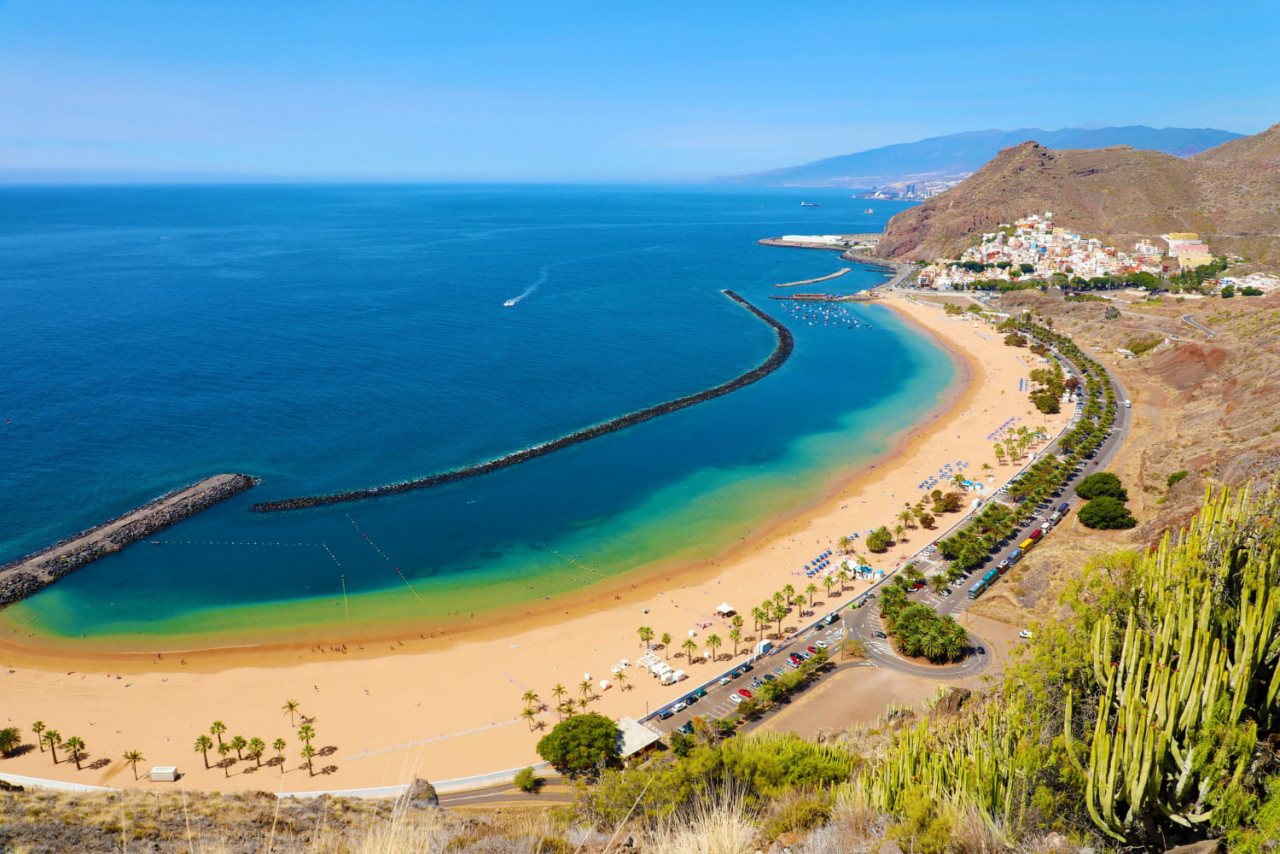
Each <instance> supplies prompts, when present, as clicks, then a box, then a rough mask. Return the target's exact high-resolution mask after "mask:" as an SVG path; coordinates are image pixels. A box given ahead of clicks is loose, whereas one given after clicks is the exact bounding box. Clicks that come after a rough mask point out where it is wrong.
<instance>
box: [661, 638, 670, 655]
mask: <svg viewBox="0 0 1280 854" xmlns="http://www.w3.org/2000/svg"><path fill="white" fill-rule="evenodd" d="M662 657H663V658H670V657H671V633H670V632H663V633H662Z"/></svg>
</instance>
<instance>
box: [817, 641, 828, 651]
mask: <svg viewBox="0 0 1280 854" xmlns="http://www.w3.org/2000/svg"><path fill="white" fill-rule="evenodd" d="M818 648H819V649H826V648H827V642H826V641H824V640H820V641H818Z"/></svg>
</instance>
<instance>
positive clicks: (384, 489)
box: [252, 290, 794, 513]
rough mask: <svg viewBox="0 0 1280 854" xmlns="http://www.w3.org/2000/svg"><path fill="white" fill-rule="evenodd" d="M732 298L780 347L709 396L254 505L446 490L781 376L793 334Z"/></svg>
mask: <svg viewBox="0 0 1280 854" xmlns="http://www.w3.org/2000/svg"><path fill="white" fill-rule="evenodd" d="M722 293H723V294H724V295H725V296H727V297H728V298H729V299H731V300H733V301H734V302H737V303H738V304H739V305H741V306H742V307H744V308H745V309H747V311H750V312H751V313H752V314H754V315H755V316H756V317H758V318H760V320H762V321H763V322H764V323H766V324H768V325H769V327H770V328H771V329H773V333H774V336H775V337H776V339H777V343H776V345H775V346H774V348H773V352H772V353H771V354H769V358H767V359H765V360H764V361H763V362H761V363H760V364H759V365H757V366H756V367H754V368H752V369H751V370H749V371H747V372H746V373H743V374H739V375H738V376H737V377H734V378H733V379H731V380H729V381H728V382H725V383H721V384H720V385H718V386H715V387H714V388H709V389H707V390H706V391H700V392H697V393H696V394H690V395H686V396H685V397H679V398H676V399H675V400H668V401H666V402H665V403H659V404H657V405H656V406H650V407H648V408H647V409H641V410H638V411H636V412H631V413H629V414H627V415H623V416H621V417H618V418H614V419H612V420H610V421H606V422H604V423H603V424H596V425H594V426H592V427H587V428H585V429H582V430H578V431H577V432H575V433H570V434H569V435H567V436H562V437H560V438H559V439H553V440H551V441H550V442H544V443H542V444H540V445H534V446H533V447H531V448H525V449H523V450H520V451H515V452H513V453H510V454H506V455H505V456H501V457H498V458H497V459H493V460H489V461H487V462H483V463H477V464H475V465H471V466H465V467H463V468H458V469H453V470H452V471H447V472H442V473H440V474H433V475H429V476H427V477H420V478H415V479H414V480H405V481H401V482H399V483H390V484H386V485H384V486H372V487H368V488H366V489H353V490H350V491H348V492H338V493H334V494H331V495H313V496H305V497H302V498H286V499H283V500H280V501H266V502H262V503H259V504H255V505H253V508H252V509H253V510H254V512H256V513H274V512H278V511H281V510H302V509H305V508H308V507H320V506H322V505H326V504H339V503H342V502H345V501H361V500H364V499H366V498H378V497H380V496H385V495H395V494H397V493H401V492H410V491H412V490H415V489H430V488H431V487H433V486H441V485H443V484H446V483H453V482H455V481H459V480H465V479H466V478H469V477H478V476H480V475H483V474H489V473H490V472H494V471H498V470H499V469H504V468H508V467H510V466H514V465H519V464H520V463H523V462H527V461H528V460H531V459H534V458H536V457H541V456H545V455H547V454H550V453H553V452H555V451H558V450H560V449H561V448H567V447H569V446H570V445H576V444H578V443H579V442H585V441H587V440H588V439H594V438H596V437H597V436H603V435H605V434H606V433H614V432H617V431H618V430H622V429H625V428H627V427H631V426H633V425H636V424H640V423H642V422H645V421H649V420H651V419H653V418H657V417H658V416H660V415H666V414H668V413H671V412H675V411H677V410H680V409H685V408H687V407H690V406H693V405H694V404H696V403H702V402H704V401H707V400H712V399H713V398H717V397H722V396H723V395H726V394H729V393H730V392H733V391H737V390H738V389H740V388H742V387H743V386H747V385H750V384H751V383H754V382H756V381H757V380H760V379H763V378H764V377H766V376H768V375H769V374H771V373H773V372H774V371H776V370H777V369H778V368H780V367H781V366H782V363H783V362H785V361H786V360H787V359H788V358H789V357H790V356H791V350H792V347H793V346H794V343H793V341H792V338H791V332H790V330H788V329H787V328H786V327H785V326H783V325H782V324H781V323H779V322H778V321H776V320H774V319H773V318H772V317H770V316H769V315H768V314H765V313H764V312H763V311H761V310H760V309H758V308H756V307H755V306H754V305H752V304H751V303H750V302H748V301H747V300H746V299H744V298H743V297H741V296H739V295H738V294H736V293H734V292H733V291H728V290H726V291H722Z"/></svg>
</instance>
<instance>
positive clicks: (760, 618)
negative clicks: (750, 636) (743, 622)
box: [751, 608, 768, 632]
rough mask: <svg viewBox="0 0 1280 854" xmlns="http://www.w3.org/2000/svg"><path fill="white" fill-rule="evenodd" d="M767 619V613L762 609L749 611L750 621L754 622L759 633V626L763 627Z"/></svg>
mask: <svg viewBox="0 0 1280 854" xmlns="http://www.w3.org/2000/svg"><path fill="white" fill-rule="evenodd" d="M767 617H768V613H767V612H766V611H765V609H764V608H752V609H751V619H753V620H755V621H756V631H757V632H758V631H760V627H761V626H763V625H764V624H765V623H766V622H768V620H767V619H766V618H767Z"/></svg>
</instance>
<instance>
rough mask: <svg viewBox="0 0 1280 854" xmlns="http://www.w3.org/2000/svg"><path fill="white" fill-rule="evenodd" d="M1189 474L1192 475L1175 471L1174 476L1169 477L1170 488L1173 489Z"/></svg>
mask: <svg viewBox="0 0 1280 854" xmlns="http://www.w3.org/2000/svg"><path fill="white" fill-rule="evenodd" d="M1189 474H1191V472H1189V471H1185V470H1183V471H1175V472H1174V473H1173V474H1171V475H1169V480H1168V481H1167V484H1168V486H1169V488H1170V489H1172V488H1173V487H1174V486H1175V485H1176V484H1177V483H1178V482H1179V481H1180V480H1182V479H1183V478H1184V477H1186V476H1187V475H1189Z"/></svg>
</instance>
